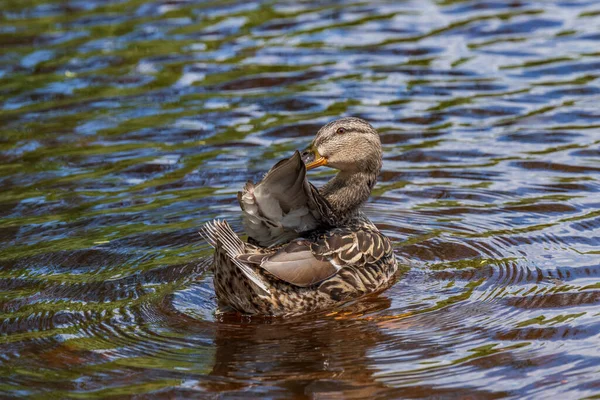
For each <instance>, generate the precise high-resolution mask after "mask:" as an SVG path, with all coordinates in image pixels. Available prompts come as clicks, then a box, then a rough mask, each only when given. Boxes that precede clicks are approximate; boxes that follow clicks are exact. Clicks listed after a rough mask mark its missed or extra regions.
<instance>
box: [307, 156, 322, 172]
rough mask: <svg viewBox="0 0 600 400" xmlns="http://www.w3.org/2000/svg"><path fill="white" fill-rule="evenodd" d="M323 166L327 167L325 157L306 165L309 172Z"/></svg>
mask: <svg viewBox="0 0 600 400" xmlns="http://www.w3.org/2000/svg"><path fill="white" fill-rule="evenodd" d="M323 165H327V159H326V158H325V157H319V158H317V159H316V160H315V161H313V162H309V163H308V164H306V169H307V170H308V169H313V168H317V167H322V166H323Z"/></svg>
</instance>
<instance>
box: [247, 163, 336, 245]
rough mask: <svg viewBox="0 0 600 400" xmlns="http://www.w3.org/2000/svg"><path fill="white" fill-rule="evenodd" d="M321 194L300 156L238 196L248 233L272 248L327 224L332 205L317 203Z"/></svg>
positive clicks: (274, 169) (251, 184) (256, 241)
mask: <svg viewBox="0 0 600 400" xmlns="http://www.w3.org/2000/svg"><path fill="white" fill-rule="evenodd" d="M315 194H316V195H317V196H318V192H317V190H316V189H315V188H314V187H313V186H312V185H311V184H310V183H309V182H308V180H307V179H306V167H305V166H304V163H303V162H302V158H301V157H300V153H298V152H295V153H294V155H293V156H292V157H290V158H288V159H285V160H282V161H280V162H278V163H277V164H275V166H273V168H271V170H270V171H269V172H268V173H267V174H266V175H265V177H264V178H263V180H262V181H261V182H260V183H258V184H257V185H254V184H253V183H252V182H248V183H247V184H246V186H244V190H243V191H242V192H239V193H238V201H239V203H240V206H241V208H242V211H243V212H242V218H243V220H242V223H243V226H244V229H245V230H246V233H247V234H248V236H249V237H250V238H252V239H253V241H254V242H255V243H257V244H259V245H260V246H263V247H269V246H273V245H277V244H281V243H285V242H288V241H289V240H291V239H294V238H297V237H298V235H299V233H300V232H306V231H310V230H313V229H315V228H316V227H317V226H320V225H322V224H323V222H324V221H325V222H326V221H327V219H324V218H323V216H322V214H325V215H327V213H328V205H327V204H326V201H325V200H324V199H316V198H315Z"/></svg>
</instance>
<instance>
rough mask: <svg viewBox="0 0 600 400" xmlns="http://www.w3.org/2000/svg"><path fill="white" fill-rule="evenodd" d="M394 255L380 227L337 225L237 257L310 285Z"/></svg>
mask: <svg viewBox="0 0 600 400" xmlns="http://www.w3.org/2000/svg"><path fill="white" fill-rule="evenodd" d="M257 250H258V249H257ZM390 256H392V246H391V243H390V241H389V240H388V239H387V238H386V237H385V236H383V235H382V234H381V232H379V231H378V230H376V229H375V230H373V229H371V228H370V227H368V226H364V227H361V228H358V229H357V228H337V229H333V230H329V231H328V232H326V233H325V234H322V235H316V236H315V237H312V238H310V239H296V240H293V241H291V242H290V243H288V244H286V245H283V246H281V247H279V248H278V249H274V250H272V251H271V252H264V250H263V252H251V251H248V250H247V251H246V252H245V253H244V254H239V255H238V256H237V257H236V258H237V260H238V261H240V262H243V263H247V264H251V265H252V264H253V265H255V266H256V267H260V268H262V269H263V270H265V271H267V272H268V273H270V274H271V275H274V276H275V277H277V278H278V279H280V280H282V281H284V282H287V283H290V284H292V285H294V286H298V287H308V286H313V285H316V284H318V283H320V282H322V281H324V280H326V279H329V278H331V277H332V276H333V275H335V274H336V273H338V272H339V271H340V270H341V269H342V268H344V267H349V266H352V267H363V266H365V265H367V264H372V263H376V262H379V261H380V260H382V259H384V258H386V257H390Z"/></svg>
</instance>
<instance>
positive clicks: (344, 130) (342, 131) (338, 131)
mask: <svg viewBox="0 0 600 400" xmlns="http://www.w3.org/2000/svg"><path fill="white" fill-rule="evenodd" d="M335 133H337V134H338V135H342V134H344V133H346V129H344V128H337V131H335Z"/></svg>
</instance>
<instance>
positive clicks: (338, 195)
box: [320, 171, 378, 222]
mask: <svg viewBox="0 0 600 400" xmlns="http://www.w3.org/2000/svg"><path fill="white" fill-rule="evenodd" d="M377 175H378V173H374V172H373V173H372V172H353V173H349V172H344V171H340V172H339V173H338V174H337V175H336V176H335V177H334V178H333V179H332V180H330V181H329V182H327V183H326V184H325V186H323V187H322V188H321V189H320V192H321V195H323V197H325V198H326V199H327V200H328V201H329V203H330V204H331V207H332V208H333V211H334V212H335V214H336V216H337V217H338V220H339V221H340V222H345V221H348V220H349V219H351V218H352V217H354V216H355V215H356V214H357V213H358V211H359V209H360V207H361V206H362V205H363V204H364V203H365V202H366V201H367V199H368V198H369V196H370V195H371V189H373V186H375V183H376V182H377Z"/></svg>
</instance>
